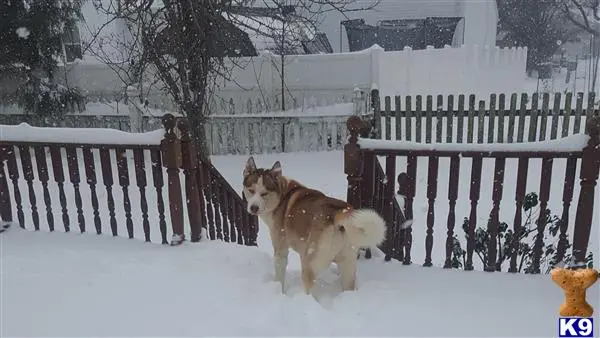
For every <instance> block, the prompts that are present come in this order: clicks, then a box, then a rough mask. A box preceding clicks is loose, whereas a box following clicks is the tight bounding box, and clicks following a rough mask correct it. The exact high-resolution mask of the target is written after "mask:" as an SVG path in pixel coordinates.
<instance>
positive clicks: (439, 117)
mask: <svg viewBox="0 0 600 338" xmlns="http://www.w3.org/2000/svg"><path fill="white" fill-rule="evenodd" d="M435 111H436V114H435V115H436V126H435V142H437V143H442V132H443V129H442V126H443V125H444V96H443V95H438V96H437V99H436V108H435Z"/></svg>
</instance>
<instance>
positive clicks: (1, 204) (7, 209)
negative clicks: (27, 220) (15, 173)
mask: <svg viewBox="0 0 600 338" xmlns="http://www.w3.org/2000/svg"><path fill="white" fill-rule="evenodd" d="M12 148H13V147H12V146H9V145H0V220H2V221H4V222H12V221H13V215H12V205H11V202H10V191H9V188H8V180H7V179H6V177H7V175H6V172H5V170H4V167H5V165H4V162H5V161H6V160H7V159H8V153H9V151H11V149H12Z"/></svg>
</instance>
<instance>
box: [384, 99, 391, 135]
mask: <svg viewBox="0 0 600 338" xmlns="http://www.w3.org/2000/svg"><path fill="white" fill-rule="evenodd" d="M384 101H385V102H384V104H385V116H384V117H383V121H385V137H384V138H385V139H386V140H391V139H392V98H391V97H389V96H386V97H385V98H384Z"/></svg>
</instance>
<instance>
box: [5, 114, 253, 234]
mask: <svg viewBox="0 0 600 338" xmlns="http://www.w3.org/2000/svg"><path fill="white" fill-rule="evenodd" d="M163 124H164V129H161V130H156V131H153V132H149V133H145V134H131V133H125V132H120V131H115V130H102V129H95V130H91V131H92V132H91V133H90V130H89V129H69V128H60V129H59V128H57V129H54V128H34V127H30V126H27V125H24V124H23V125H19V126H4V125H0V135H2V139H1V140H0V216H1V218H2V221H8V222H12V221H16V222H18V224H19V225H20V226H21V227H23V228H33V229H35V230H40V229H44V230H45V229H47V230H50V231H55V230H59V229H64V231H72V230H75V229H77V230H78V231H80V232H89V231H90V230H91V231H94V232H96V233H97V234H102V233H107V232H109V233H111V234H112V235H113V236H118V235H123V234H127V235H126V236H127V237H129V238H137V239H142V240H145V241H156V242H161V243H163V244H166V243H168V241H167V238H168V237H169V236H170V237H171V238H172V241H171V243H172V244H178V243H180V241H181V239H182V238H184V234H185V233H189V234H190V236H189V237H190V239H191V240H192V241H197V240H199V239H200V236H201V233H202V234H203V235H204V237H206V238H210V239H220V240H224V241H227V242H237V243H239V244H245V245H256V236H257V231H258V220H257V218H256V217H252V216H250V215H249V214H248V213H247V212H245V202H244V201H242V198H241V197H240V196H239V195H238V193H237V192H236V191H235V190H233V188H232V187H231V186H230V185H229V183H228V182H227V181H225V179H224V178H223V177H222V176H221V174H220V173H219V172H218V170H217V169H216V168H215V167H214V166H213V165H212V164H210V163H206V162H204V161H199V160H197V159H196V153H195V150H194V145H193V144H192V142H191V141H190V137H189V134H188V125H187V122H186V120H184V119H180V120H179V121H178V123H177V126H176V120H175V118H174V117H173V116H172V115H166V116H165V118H163ZM176 130H178V132H177V133H176ZM176 134H180V135H181V137H180V138H178V137H177V135H176ZM180 169H183V170H180ZM9 180H10V182H11V183H12V184H11V185H12V191H11V189H10V188H9ZM82 181H83V182H85V183H87V184H85V183H84V184H81V183H82ZM69 183H70V184H69ZM99 184H102V185H104V189H100V188H99V187H97V185H99ZM165 185H166V186H165ZM113 186H115V188H120V189H113ZM134 186H135V188H134ZM165 190H166V191H165ZM25 196H26V197H25ZM39 201H43V205H41V203H40V202H39ZM183 201H186V203H183ZM166 208H167V210H166V211H168V212H165V209H166ZM15 214H16V218H15V217H13V215H15ZM61 221H62V222H61ZM59 223H62V226H61V225H59ZM168 224H170V225H171V226H170V227H167V225H168ZM202 229H204V230H202Z"/></svg>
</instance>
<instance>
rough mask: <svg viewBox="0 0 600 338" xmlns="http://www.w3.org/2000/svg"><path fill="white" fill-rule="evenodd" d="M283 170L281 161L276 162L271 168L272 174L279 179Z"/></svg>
mask: <svg viewBox="0 0 600 338" xmlns="http://www.w3.org/2000/svg"><path fill="white" fill-rule="evenodd" d="M282 170H283V169H281V163H279V161H277V162H275V163H274V164H273V168H271V173H272V174H273V175H274V176H275V177H277V176H280V175H281V172H282Z"/></svg>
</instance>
